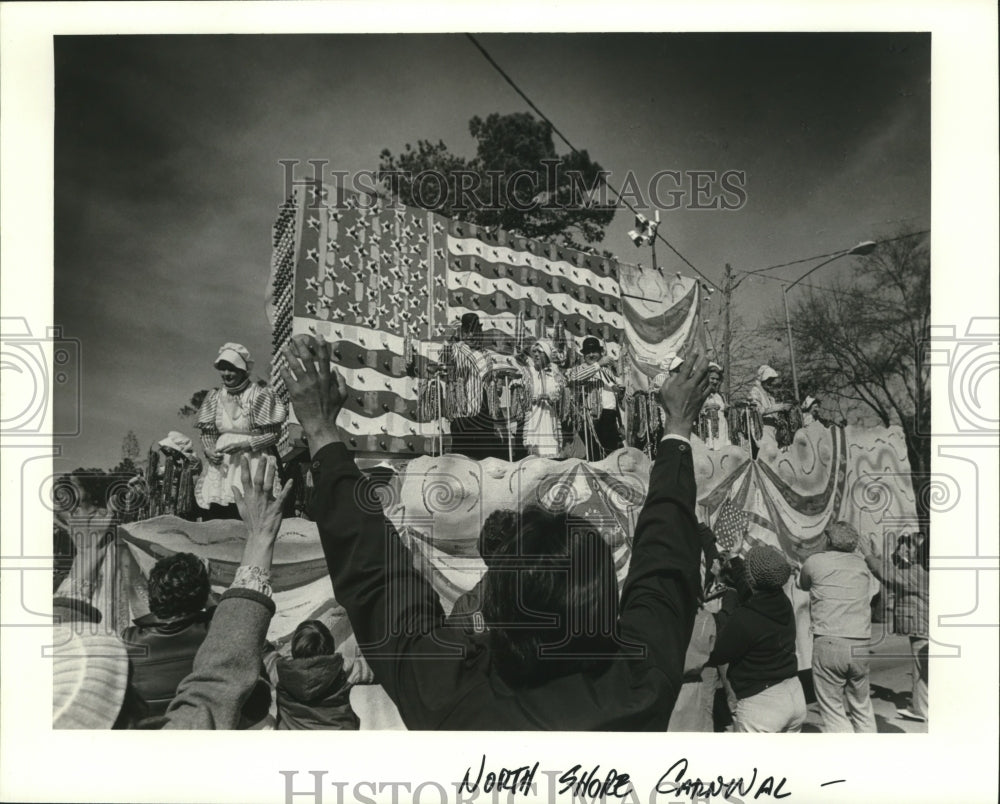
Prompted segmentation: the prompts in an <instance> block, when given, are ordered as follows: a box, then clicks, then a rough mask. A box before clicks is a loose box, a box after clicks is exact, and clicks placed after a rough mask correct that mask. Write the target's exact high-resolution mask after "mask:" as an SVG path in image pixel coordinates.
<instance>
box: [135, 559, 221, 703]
mask: <svg viewBox="0 0 1000 804" xmlns="http://www.w3.org/2000/svg"><path fill="white" fill-rule="evenodd" d="M147 589H148V592H149V613H148V614H146V615H144V616H142V617H138V618H136V619H135V620H134V624H133V625H131V626H129V627H128V628H126V629H125V631H124V632H122V640H123V641H124V642H125V643H126V644H127V645H129V646H130V647H131V648H132V649H133V650H132V651H131V653H132V660H131V661H132V683H133V685H134V686H135V688H136V690H137V691H138V693H139V694H140V695H141V696H142V697H143V698H144V699H145V701H146V703H147V705H148V706H149V714H150V715H152V716H156V715H162V714H163V713H164V712H166V711H167V707H168V706H169V705H170V702H171V701H172V700H173V698H174V695H175V693H176V692H177V687H178V685H179V684H180V683H181V681H182V680H183V679H184V677H185V676H187V675H188V674H189V673H190V672H191V669H192V667H193V666H194V657H195V655H197V653H198V649H199V648H200V647H201V643H202V642H204V641H205V637H206V636H207V634H208V628H209V624H210V623H211V620H212V611H211V610H210V609H206V603H208V600H209V594H210V592H211V587H210V585H209V580H208V569H207V568H206V567H205V564H204V562H202V560H201V559H200V558H198V557H197V556H196V555H194V554H192V553H175V554H174V555H172V556H167V557H166V558H161V559H160V560H159V561H157V562H156V563H155V564H154V565H153V568H152V569H151V570H150V571H149V580H148V582H147Z"/></svg>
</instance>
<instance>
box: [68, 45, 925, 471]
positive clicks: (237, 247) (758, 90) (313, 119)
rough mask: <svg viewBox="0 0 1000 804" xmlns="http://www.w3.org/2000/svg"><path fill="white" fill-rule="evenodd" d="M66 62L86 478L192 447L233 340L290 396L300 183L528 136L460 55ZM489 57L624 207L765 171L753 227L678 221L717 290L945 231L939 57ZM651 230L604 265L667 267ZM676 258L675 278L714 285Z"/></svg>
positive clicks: (232, 55)
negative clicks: (685, 177)
mask: <svg viewBox="0 0 1000 804" xmlns="http://www.w3.org/2000/svg"><path fill="white" fill-rule="evenodd" d="M55 42H56V44H55V66H56V93H55V99H56V119H55V126H56V128H55V199H56V201H55V320H56V322H57V324H59V325H61V326H62V327H63V331H64V335H65V336H67V337H71V338H78V339H80V341H81V347H82V355H81V361H82V364H81V383H82V389H83V396H82V426H83V431H82V434H81V436H80V437H78V438H73V439H68V440H65V441H63V442H62V444H63V447H64V451H65V452H64V454H65V458H66V463H67V464H70V465H72V466H77V465H85V466H111V465H113V464H114V463H115V462H117V460H118V458H119V455H120V445H121V439H122V436H123V435H124V434H125V432H126V431H127V430H129V429H133V430H135V431H136V433H137V434H138V436H139V441H140V444H141V447H142V450H143V454H144V453H145V449H146V448H147V447H148V446H149V444H150V443H151V442H153V441H155V440H158V439H159V438H161V437H162V436H163V435H165V434H166V432H167V431H169V430H171V429H182V430H184V431H185V432H187V433H188V434H189V435H192V436H193V435H194V430H193V428H192V427H191V426H190V422H183V421H182V420H180V419H178V417H177V415H176V411H177V409H178V408H179V407H180V406H181V405H182V404H184V403H185V402H186V401H187V399H188V397H189V396H190V394H191V393H192V392H193V391H195V390H197V389H199V388H205V387H212V386H214V385H217V384H218V375H217V373H216V372H215V371H214V370H213V369H212V367H211V363H212V360H213V358H214V356H215V354H216V352H217V350H218V347H219V346H220V345H221V344H222V343H223V342H225V341H239V342H242V343H243V344H245V345H246V346H247V347H248V348H249V349H250V350H251V352H252V353H253V354H254V356H255V358H256V359H257V365H258V368H259V370H260V374H261V375H262V376H266V375H267V370H268V369H267V364H268V359H269V349H270V332H269V327H268V324H267V321H266V319H265V316H264V293H265V285H266V282H267V276H268V270H269V260H270V251H271V224H272V223H273V220H274V217H275V213H276V210H277V207H278V205H279V204H280V203H281V201H282V199H283V193H284V187H283V174H282V168H281V166H280V165H279V160H282V159H295V158H297V159H301V160H303V162H304V161H305V160H307V159H325V160H327V161H328V162H329V164H330V166H331V168H335V169H338V170H346V171H357V170H363V169H373V168H375V167H376V166H377V163H378V154H379V151H380V150H381V149H382V148H386V147H387V148H389V149H391V150H392V151H399V150H400V149H401V148H402V147H403V145H404V144H405V143H407V142H415V141H416V140H417V139H420V138H427V139H431V140H434V141H437V140H439V139H440V140H443V141H444V142H445V143H446V144H447V145H448V146H449V148H451V149H452V150H453V151H455V152H458V153H461V154H463V155H467V156H471V155H472V152H473V148H474V143H473V140H472V138H471V137H470V136H469V133H468V121H469V118H471V117H472V116H473V115H480V116H486V115H488V114H490V113H491V112H500V113H510V112H520V111H527V109H526V107H525V104H524V102H523V101H522V100H521V99H520V98H519V97H518V96H517V95H516V94H515V93H514V91H513V90H512V89H511V88H510V87H509V86H508V85H507V84H506V83H504V81H503V80H502V79H501V78H500V76H499V75H498V74H497V73H496V72H495V71H494V70H493V68H492V67H491V66H490V65H489V64H488V63H487V62H486V61H485V60H484V59H483V57H482V56H481V55H480V54H479V52H478V51H477V50H476V49H475V48H474V47H473V46H472V45H471V43H470V42H469V41H468V40H467V39H466V38H465V37H463V36H460V35H433V36H430V35H394V36H388V35H365V36H361V35H355V36H147V37H130V36H114V37H56V40H55ZM481 42H482V43H483V45H484V46H485V47H486V48H487V49H488V50H489V51H490V52H491V54H492V55H493V57H494V58H495V59H496V60H497V61H498V62H499V64H500V65H501V66H502V67H503V68H504V69H505V70H506V71H507V72H508V74H509V75H510V76H511V77H512V78H513V79H514V80H515V81H516V82H517V83H518V84H519V85H520V86H521V87H522V89H523V90H524V91H525V92H526V93H527V94H528V95H529V96H530V97H531V98H532V99H533V100H534V102H535V103H536V104H537V105H538V106H539V107H540V108H541V109H542V110H543V111H544V112H545V113H546V114H547V115H548V116H549V117H550V118H551V119H552V120H553V122H555V124H556V125H557V126H558V127H559V128H560V129H561V130H562V131H563V132H564V133H565V134H566V135H567V136H568V137H569V139H570V140H571V141H572V142H573V144H574V145H576V146H577V147H578V148H585V149H587V150H588V151H589V153H590V155H591V157H592V158H593V159H595V160H597V161H598V162H600V163H601V165H602V166H603V167H604V168H605V169H607V170H610V171H611V172H612V182H613V183H617V181H618V180H621V179H623V178H624V176H625V174H626V172H628V171H632V172H633V173H634V174H635V175H636V176H637V177H638V178H639V181H640V185H641V186H645V184H646V182H647V181H648V179H649V177H650V176H652V175H653V174H654V173H656V172H657V171H659V170H680V171H686V170H716V171H718V172H720V173H721V172H723V171H726V170H740V171H745V172H746V195H747V202H746V204H745V205H744V206H743V208H741V209H739V210H738V211H729V212H721V211H693V210H692V211H683V210H679V211H671V212H668V213H665V214H664V219H663V225H662V228H661V231H662V233H663V234H664V235H665V236H666V237H667V239H669V240H670V241H671V242H672V243H673V245H674V246H675V247H676V248H677V249H678V250H679V251H680V252H681V253H682V254H684V255H685V256H686V257H687V258H688V259H689V260H690V261H691V262H692V263H693V264H694V265H696V266H697V267H698V268H699V269H700V270H702V271H703V272H704V273H705V274H706V275H707V276H708V277H709V278H710V279H711V280H713V281H715V282H717V283H721V281H722V276H723V270H724V265H725V263H727V262H729V263H731V264H732V265H733V266H734V268H737V269H745V270H748V269H754V268H760V267H763V266H767V265H772V264H776V263H783V262H787V261H789V260H794V259H798V258H801V257H808V256H811V255H817V254H823V253H827V252H832V251H837V250H839V249H843V248H846V247H848V246H851V245H853V244H854V243H856V242H857V241H859V240H863V239H869V238H871V239H878V237H879V236H880V235H885V234H888V233H892V232H894V231H896V230H897V229H898V228H899V227H901V226H907V227H910V228H913V229H928V228H930V38H929V36H925V35H912V34H911V35H886V34H834V35H812V34H792V35H747V34H723V35H689V34H673V35H641V36H640V35H628V36H626V35H576V34H573V35H523V34H518V35H502V34H488V35H483V36H482V37H481ZM557 149H558V150H559V151H560V152H563V151H565V150H566V149H565V147H564V146H563V145H562V144H561V143H558V142H557ZM649 212H650V213H651V210H649ZM631 226H632V216H631V213H628V212H627V211H622V212H619V213H618V214H617V215H616V217H615V220H614V222H613V224H612V225H611V226H610V227H609V229H608V233H607V236H606V238H605V242H604V243H603V247H604V248H607V249H609V250H611V251H612V252H614V253H615V254H617V255H618V256H619V257H620V258H621V259H623V260H626V261H629V262H636V261H642V262H644V263H646V264H648V261H649V257H648V250H646V251H645V252H644V253H640V252H639V251H638V250H637V249H635V247H634V246H633V245H632V243H631V241H630V240H629V239H628V237H627V236H626V232H627V230H628V229H629V228H631ZM664 251H665V249H663V248H660V249H659V256H660V258H661V261H662V263H663V264H664V266H665V267H666V269H667V270H670V271H674V270H681V271H682V272H683V273H686V274H690V273H691V271H690V269H688V268H687V266H684V265H683V264H682V263H681V262H680V261H679V260H677V259H676V258H675V257H673V255H669V254H664V253H663V252H664ZM809 267H810V266H809V265H808V264H806V265H804V266H795V267H791V268H787V269H782V270H779V271H776V272H774V274H775V275H776V276H780V277H796V276H798V275H800V274H801V273H803V272H804V271H805V270H808V268H809ZM849 268H850V263H849V261H848V260H843V261H841V262H840V263H836V264H834V265H831V266H830V267H829V268H828V269H824V271H822V272H820V273H818V274H816V275H815V281H816V282H817V283H819V284H822V283H823V282H824V281H828V280H829V279H832V278H833V277H834V276H835V274H836V272H837V271H845V270H849ZM811 281H813V280H811ZM737 301H738V305H739V312H740V313H741V314H742V315H743V316H744V317H745V318H747V319H749V320H756V318H757V317H759V316H760V315H763V314H764V313H765V312H767V311H768V310H769V309H770V308H772V307H774V306H775V305H777V304H778V303H779V302H780V286H779V285H778V284H777V283H775V282H768V281H764V280H758V281H753V282H746V283H744V284H743V285H742V286H741V288H740V290H739V291H738V298H737ZM775 348H776V349H783V348H784V347H783V345H781V344H777V345H776V347H775Z"/></svg>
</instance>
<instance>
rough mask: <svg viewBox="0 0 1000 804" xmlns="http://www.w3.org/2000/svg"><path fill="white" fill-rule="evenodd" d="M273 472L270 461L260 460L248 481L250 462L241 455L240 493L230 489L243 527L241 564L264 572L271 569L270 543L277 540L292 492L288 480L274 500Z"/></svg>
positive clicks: (273, 468)
mask: <svg viewBox="0 0 1000 804" xmlns="http://www.w3.org/2000/svg"><path fill="white" fill-rule="evenodd" d="M274 471H275V464H274V461H271V460H268V459H266V458H261V459H260V460H259V461H257V471H256V472H254V476H253V478H252V479H251V477H250V459H249V458H248V457H247V456H245V455H244V456H243V458H242V459H241V460H240V472H241V475H242V480H243V491H240V489H239V488H238V487H237V486H233V498H234V500H235V501H236V508H237V510H238V511H239V512H240V518H241V519H242V520H243V521H244V522H245V523H246V526H247V544H246V547H245V548H244V551H243V563H244V564H245V565H249V566H254V567H260V568H261V569H264V570H269V569H270V568H271V557H272V555H273V553H274V541H275V539H277V538H278V529H279V528H280V527H281V508H282V505H283V504H284V502H285V498H286V497H287V496H288V494H289V493H290V492H291V490H292V481H291V480H288V481H287V482H286V483H285V485H284V488H282V489H281V491H280V492H278V496H277V497H275V496H274V495H273V494H272V493H271V490H272V489H273V488H274Z"/></svg>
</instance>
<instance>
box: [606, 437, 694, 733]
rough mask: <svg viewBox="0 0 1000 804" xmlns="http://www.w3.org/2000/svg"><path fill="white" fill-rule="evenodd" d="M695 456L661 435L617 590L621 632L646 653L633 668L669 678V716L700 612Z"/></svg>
mask: <svg viewBox="0 0 1000 804" xmlns="http://www.w3.org/2000/svg"><path fill="white" fill-rule="evenodd" d="M694 504H695V480H694V462H693V459H692V457H691V447H690V445H689V444H687V443H686V442H684V441H682V440H678V439H666V440H664V441H663V442H662V443H661V444H660V446H659V450H658V452H657V456H656V462H655V463H654V464H653V469H652V472H651V474H650V478H649V492H648V493H647V495H646V501H645V503H644V504H643V507H642V511H641V512H640V514H639V518H638V521H637V523H636V529H635V536H634V539H633V546H632V559H631V563H630V565H629V572H628V576H627V577H626V579H625V585H624V589H623V592H622V601H621V618H620V621H621V634H622V637H623V638H624V639H625V641H626V642H628V643H631V644H636V645H639V646H641V647H642V648H643V650H644V655H643V658H642V660H641V661H640V662H637V663H635V664H634V665H633V674H634V673H637V672H648V671H649V670H654V671H656V672H658V673H662V674H663V675H664V676H665V677H666V682H667V683H666V688H667V690H668V691H669V692H668V695H667V698H666V699H664V700H663V701H661V702H660V703H661V706H663V707H664V709H665V714H666V717H669V713H670V710H671V709H672V708H673V703H674V701H675V700H676V696H677V692H678V691H679V690H680V685H681V677H682V675H683V672H684V656H685V652H686V650H687V645H688V642H690V640H691V633H692V630H693V628H694V619H695V614H696V612H697V607H698V605H697V600H698V590H699V587H700V578H699V564H700V561H701V541H700V538H699V536H698V522H697V520H696V519H695V514H694Z"/></svg>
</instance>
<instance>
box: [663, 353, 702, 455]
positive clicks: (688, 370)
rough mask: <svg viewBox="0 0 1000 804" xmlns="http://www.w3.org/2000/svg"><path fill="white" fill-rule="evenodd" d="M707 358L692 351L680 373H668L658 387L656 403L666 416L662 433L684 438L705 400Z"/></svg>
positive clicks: (689, 432) (688, 433)
mask: <svg viewBox="0 0 1000 804" xmlns="http://www.w3.org/2000/svg"><path fill="white" fill-rule="evenodd" d="M708 362H709V361H708V358H707V357H706V356H705V355H704V354H702V352H701V351H700V350H697V351H694V352H693V353H692V354H690V355H689V356H688V357H687V358H686V359H685V360H684V363H683V365H681V367H680V370H679V371H677V372H675V373H672V374H668V375H667V378H666V380H664V381H663V385H662V386H661V387H660V402H661V403H662V404H663V410H664V412H665V413H666V424H665V427H664V433H665V434H667V433H669V434H673V435H680V436H684V437H685V438H687V437H688V436H689V435H690V434H691V429H692V427H693V426H694V422H695V419H696V418H697V417H698V414H699V413H700V412H701V408H702V406H703V405H704V404H705V400H706V399H707V398H708V388H709V382H708V373H709V372H708Z"/></svg>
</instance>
